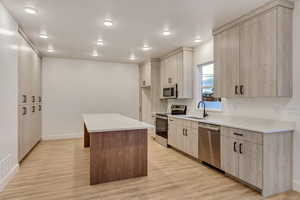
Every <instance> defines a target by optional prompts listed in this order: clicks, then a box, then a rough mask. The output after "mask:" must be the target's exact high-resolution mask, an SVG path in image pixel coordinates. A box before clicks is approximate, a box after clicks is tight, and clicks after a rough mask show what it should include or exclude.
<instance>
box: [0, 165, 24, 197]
mask: <svg viewBox="0 0 300 200" xmlns="http://www.w3.org/2000/svg"><path fill="white" fill-rule="evenodd" d="M18 170H19V164H16V165H15V166H14V167H13V168H12V169H11V170H10V171H9V172H8V174H7V175H6V176H5V177H4V178H3V179H2V180H0V192H1V191H3V189H4V188H5V186H6V185H7V184H8V182H9V181H10V180H11V179H12V178H13V177H14V176H15V175H16V173H17V172H18Z"/></svg>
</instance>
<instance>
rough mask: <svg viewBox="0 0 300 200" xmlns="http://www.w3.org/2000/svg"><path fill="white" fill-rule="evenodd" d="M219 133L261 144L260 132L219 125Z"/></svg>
mask: <svg viewBox="0 0 300 200" xmlns="http://www.w3.org/2000/svg"><path fill="white" fill-rule="evenodd" d="M221 135H223V136H227V137H232V138H234V139H237V140H243V141H247V142H252V143H255V144H262V134H261V133H256V132H253V131H248V130H242V129H236V128H229V127H221Z"/></svg>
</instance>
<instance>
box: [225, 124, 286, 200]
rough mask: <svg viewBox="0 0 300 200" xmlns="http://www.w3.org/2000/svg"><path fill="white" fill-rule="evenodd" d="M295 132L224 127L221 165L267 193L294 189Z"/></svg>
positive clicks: (230, 172) (265, 194)
mask: <svg viewBox="0 0 300 200" xmlns="http://www.w3.org/2000/svg"><path fill="white" fill-rule="evenodd" d="M291 158H292V133H291V132H282V133H281V132H279V133H267V134H265V133H256V132H253V131H247V130H241V129H235V128H229V127H222V128H221V169H222V170H224V171H225V172H226V173H228V174H230V175H231V176H234V177H236V178H238V179H240V180H242V181H243V182H244V183H247V184H250V185H252V186H255V187H256V188H257V189H259V190H260V191H261V192H262V194H263V195H264V196H270V195H273V194H277V193H280V192H285V191H287V190H289V189H291V187H292V186H291V183H292V176H291V171H292V160H291Z"/></svg>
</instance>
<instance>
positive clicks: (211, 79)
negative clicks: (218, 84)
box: [201, 75, 214, 87]
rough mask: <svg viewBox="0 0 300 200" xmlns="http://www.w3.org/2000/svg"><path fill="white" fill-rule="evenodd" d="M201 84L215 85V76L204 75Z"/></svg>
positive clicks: (205, 85)
mask: <svg viewBox="0 0 300 200" xmlns="http://www.w3.org/2000/svg"><path fill="white" fill-rule="evenodd" d="M201 85H202V87H213V85H214V76H212V75H203V76H202V83H201Z"/></svg>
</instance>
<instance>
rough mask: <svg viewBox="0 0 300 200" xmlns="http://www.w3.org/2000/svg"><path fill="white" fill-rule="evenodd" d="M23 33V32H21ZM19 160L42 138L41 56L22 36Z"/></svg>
mask: <svg viewBox="0 0 300 200" xmlns="http://www.w3.org/2000/svg"><path fill="white" fill-rule="evenodd" d="M21 35H22V34H21ZM18 87H19V88H18V120H19V127H18V135H19V158H18V159H19V161H22V160H23V159H24V157H25V156H26V155H27V154H28V153H29V152H30V150H31V149H32V148H33V147H34V146H35V145H36V144H37V143H38V142H39V141H40V139H41V112H42V95H41V58H40V56H39V55H38V54H37V53H36V52H35V51H34V50H33V48H32V47H31V45H29V43H28V42H27V41H26V40H25V39H24V38H23V37H22V36H20V39H19V47H18Z"/></svg>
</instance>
